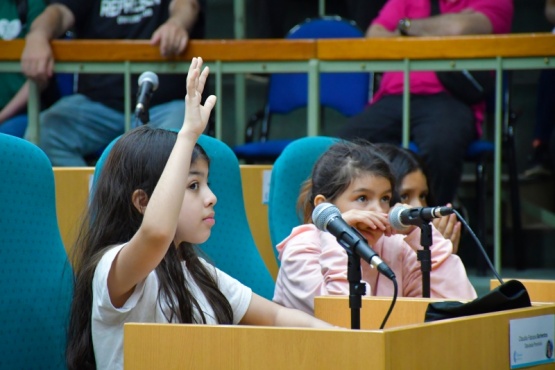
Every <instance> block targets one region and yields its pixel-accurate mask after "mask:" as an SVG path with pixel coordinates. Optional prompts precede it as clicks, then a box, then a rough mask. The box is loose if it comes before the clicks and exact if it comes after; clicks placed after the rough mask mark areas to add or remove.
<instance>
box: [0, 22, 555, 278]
mask: <svg viewBox="0 0 555 370" xmlns="http://www.w3.org/2000/svg"><path fill="white" fill-rule="evenodd" d="M23 46H24V44H23V41H21V40H15V41H0V71H13V72H15V71H19V70H20V65H19V59H20V56H21V53H22V50H23ZM52 47H53V52H54V57H55V59H56V65H55V70H56V71H58V72H79V73H123V74H124V76H125V86H124V89H125V103H126V104H125V106H126V112H125V115H126V127H127V128H128V127H129V124H130V121H131V112H130V107H131V104H130V103H131V96H130V86H131V83H132V82H131V78H130V75H131V73H141V72H143V71H145V70H152V71H154V72H158V73H175V72H180V71H181V72H183V73H185V72H186V70H187V68H188V64H189V61H190V59H191V58H192V57H193V56H202V57H203V58H204V59H205V60H206V61H207V62H208V65H209V66H210V67H211V69H212V74H213V75H214V76H215V85H216V95H218V99H219V104H217V105H216V109H215V116H216V136H217V137H218V138H221V137H222V132H223V129H224V127H223V123H222V122H223V114H222V108H221V107H222V105H223V104H221V103H222V101H223V99H225V98H226V97H225V96H223V93H222V92H223V89H222V75H223V74H242V73H279V72H307V73H308V85H309V86H308V88H309V104H308V109H307V126H306V132H307V135H317V134H318V133H319V112H320V110H319V109H318V108H319V107H318V106H319V96H318V94H319V89H318V86H319V72H332V71H335V72H360V71H369V72H370V71H391V70H398V71H404V72H405V91H404V95H403V125H404V134H403V144H404V145H407V144H408V137H409V114H410V113H409V112H410V105H409V96H410V94H409V79H408V72H410V71H415V70H462V69H479V70H489V69H491V70H495V71H496V76H497V77H498V78H497V89H496V91H497V92H499V91H501V80H502V78H501V75H502V72H503V70H506V69H511V70H514V69H517V70H518V69H542V68H555V60H553V57H554V56H555V36H554V35H552V34H547V33H546V34H543V33H540V34H512V35H485V36H465V37H448V38H440V37H429V38H425V37H419V38H403V37H399V38H388V39H341V40H330V39H327V40H207V41H196V40H193V41H191V42H190V44H189V46H188V48H187V49H186V51H185V52H184V53H183V54H182V55H180V56H179V57H176V58H172V59H166V58H163V57H161V56H160V54H159V52H158V49H157V48H156V47H153V46H151V45H149V44H148V42H147V41H98V40H97V41H91V40H71V41H68V40H60V41H53V42H52ZM31 94H32V98H31V99H30V101H29V120H30V128H29V135H30V139H31V140H36V138H37V137H38V129H39V126H38V92H37V89H36V86H35V85H34V84H32V86H31ZM495 101H496V107H495V111H496V114H495V119H496V121H495V129H494V141H495V145H496V151H495V158H494V199H493V200H494V226H493V228H494V254H495V256H494V259H495V261H494V262H495V266H496V267H497V268H498V269H500V267H501V266H500V264H501V250H500V248H501V246H500V242H501V225H500V222H501V132H502V122H501V114H500V113H501V106H502V104H501V94H499V93H497V94H496V99H495ZM235 102H236V107H237V109H236V111H237V112H239V113H236V117H235V121H236V123H235V124H234V125H232V126H233V128H234V129H235V131H236V133H237V134H236V135H237V136H236V137H237V139H238V141H240V140H241V138H242V132H243V128H244V126H243V125H244V122H245V114H244V105H245V96H244V94H238V96H235ZM226 129H227V127H226Z"/></svg>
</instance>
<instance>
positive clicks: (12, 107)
mask: <svg viewBox="0 0 555 370" xmlns="http://www.w3.org/2000/svg"><path fill="white" fill-rule="evenodd" d="M28 98H29V82H28V81H27V82H25V83H24V84H23V86H21V88H20V89H19V91H18V92H17V94H15V95H14V96H13V97H12V99H11V100H10V101H9V102H8V104H6V105H5V106H4V108H2V110H1V111H0V123H2V122H4V121H6V120H7V119H10V118H12V117H13V116H15V115H16V113H17V112H19V111H20V110H21V109H22V108H23V107H25V106H26V105H27V100H28Z"/></svg>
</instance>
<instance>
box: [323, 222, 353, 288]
mask: <svg viewBox="0 0 555 370" xmlns="http://www.w3.org/2000/svg"><path fill="white" fill-rule="evenodd" d="M320 239H321V241H322V254H321V255H320V268H321V273H322V276H323V278H324V287H323V288H322V291H326V292H327V294H331V295H346V294H349V281H348V280H347V262H348V257H347V252H346V251H345V249H344V248H343V247H342V246H341V245H340V244H339V243H338V242H337V240H336V239H335V237H333V236H332V235H331V234H328V233H323V234H321V236H320Z"/></svg>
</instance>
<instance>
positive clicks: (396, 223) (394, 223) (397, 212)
mask: <svg viewBox="0 0 555 370" xmlns="http://www.w3.org/2000/svg"><path fill="white" fill-rule="evenodd" d="M405 209H408V207H405V206H402V205H396V206H395V207H393V208H392V209H391V211H389V224H390V225H391V227H392V228H394V229H395V230H397V231H405V230H407V229H408V228H409V226H408V225H404V224H403V222H401V212H403V211H404V210H405Z"/></svg>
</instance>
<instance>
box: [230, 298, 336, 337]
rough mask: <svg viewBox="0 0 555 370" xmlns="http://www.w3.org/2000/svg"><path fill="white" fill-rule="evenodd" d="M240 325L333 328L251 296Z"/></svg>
mask: <svg viewBox="0 0 555 370" xmlns="http://www.w3.org/2000/svg"><path fill="white" fill-rule="evenodd" d="M239 323H240V324H241V325H266V326H284V327H310V328H325V329H328V328H333V327H334V326H333V325H331V324H328V323H327V322H325V321H322V320H320V319H317V318H315V317H313V316H311V315H309V314H307V313H305V312H302V311H299V310H295V309H292V308H286V307H283V306H280V305H278V304H277V303H274V302H272V301H269V300H267V299H265V298H262V297H260V296H259V295H256V294H254V293H253V294H252V299H251V302H250V304H249V308H248V309H247V312H246V313H245V315H244V316H243V318H242V319H241V321H240V322H239Z"/></svg>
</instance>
